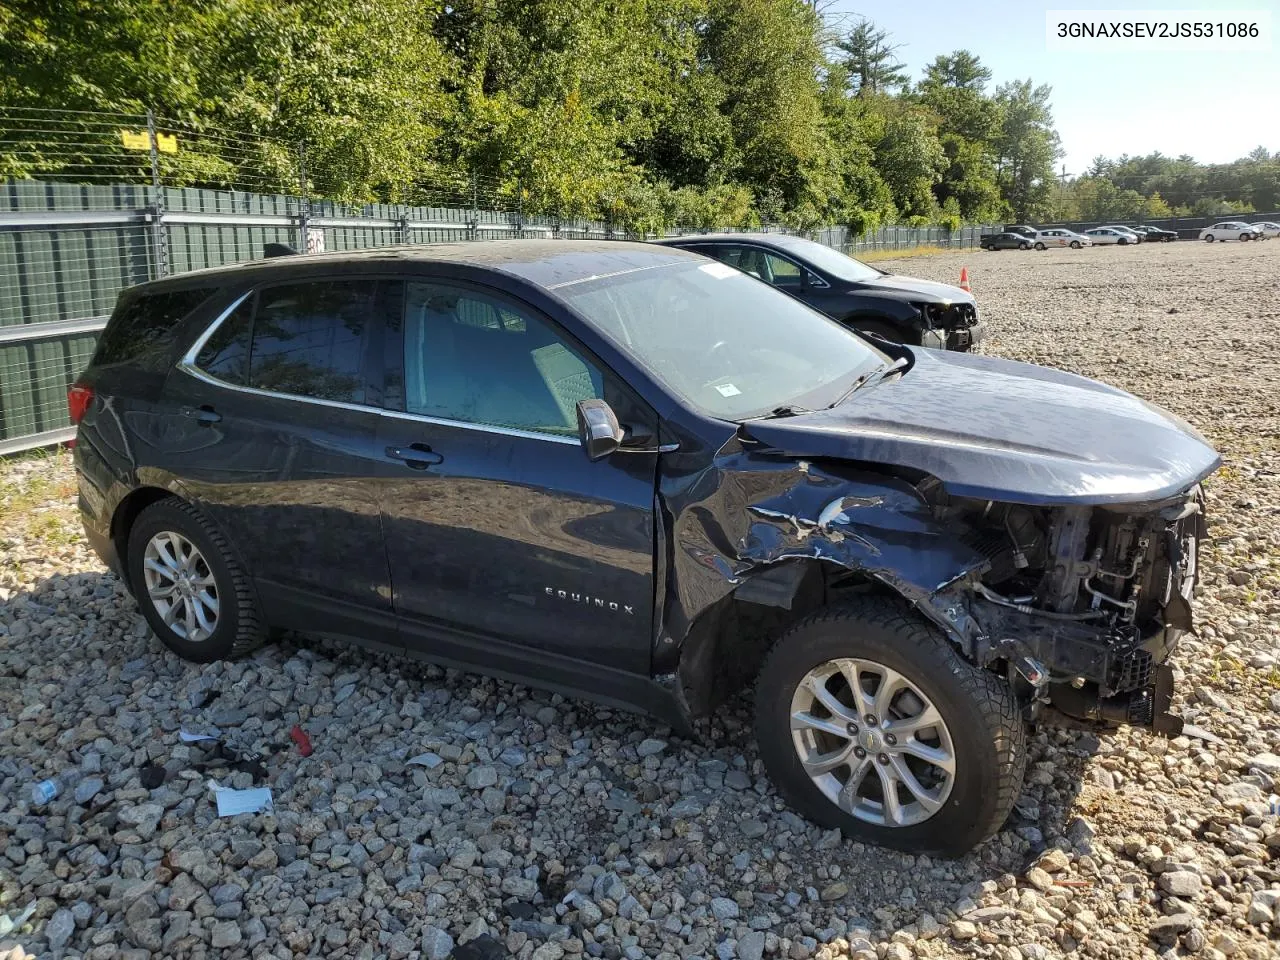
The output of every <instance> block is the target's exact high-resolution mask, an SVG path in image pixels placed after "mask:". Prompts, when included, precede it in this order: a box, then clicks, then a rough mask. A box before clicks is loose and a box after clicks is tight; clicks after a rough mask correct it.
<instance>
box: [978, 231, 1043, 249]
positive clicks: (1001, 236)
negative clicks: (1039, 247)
mask: <svg viewBox="0 0 1280 960" xmlns="http://www.w3.org/2000/svg"><path fill="white" fill-rule="evenodd" d="M978 246H979V247H981V248H982V249H983V250H1030V249H1031V238H1030V237H1028V236H1026V235H1025V234H1021V233H988V234H987V235H986V236H984V237H979V238H978Z"/></svg>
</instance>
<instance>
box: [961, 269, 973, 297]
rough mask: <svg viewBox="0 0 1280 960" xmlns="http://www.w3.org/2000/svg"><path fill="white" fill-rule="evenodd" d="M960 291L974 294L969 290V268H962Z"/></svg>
mask: <svg viewBox="0 0 1280 960" xmlns="http://www.w3.org/2000/svg"><path fill="white" fill-rule="evenodd" d="M960 289H961V290H963V291H964V292H965V293H972V292H973V291H972V290H970V289H969V268H968V267H961V268H960Z"/></svg>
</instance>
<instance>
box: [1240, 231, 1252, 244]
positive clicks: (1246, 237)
mask: <svg viewBox="0 0 1280 960" xmlns="http://www.w3.org/2000/svg"><path fill="white" fill-rule="evenodd" d="M1252 239H1253V234H1252V233H1242V234H1240V242H1241V243H1244V242H1245V241H1246V240H1252Z"/></svg>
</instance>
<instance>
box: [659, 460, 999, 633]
mask: <svg viewBox="0 0 1280 960" xmlns="http://www.w3.org/2000/svg"><path fill="white" fill-rule="evenodd" d="M662 496H663V500H664V503H665V506H666V507H667V515H668V516H669V517H670V523H671V530H672V536H671V553H672V558H671V577H670V580H669V584H668V598H667V615H666V623H667V630H668V634H669V635H670V636H671V637H672V638H674V639H676V640H680V639H682V638H683V637H684V635H685V634H686V633H687V632H688V629H689V627H690V625H691V624H692V623H693V621H694V620H696V619H697V617H698V615H699V614H700V613H701V612H702V611H704V610H705V609H707V607H709V606H710V605H711V604H713V603H715V602H716V601H718V600H720V599H722V598H724V597H725V596H726V595H727V594H729V593H730V592H731V591H733V590H734V589H735V588H736V587H737V586H738V585H739V584H741V583H744V582H745V581H746V580H748V579H750V577H751V576H752V575H754V574H755V573H758V572H760V571H761V570H763V569H765V568H767V567H768V566H770V565H772V564H776V563H780V562H783V561H786V560H791V559H813V560H820V561H824V562H828V563H831V564H834V565H836V566H840V567H844V568H846V569H848V570H850V571H855V572H858V573H862V574H864V575H866V576H868V577H871V578H874V579H877V580H880V581H881V582H883V583H885V584H886V585H888V586H890V587H892V588H893V589H894V590H896V591H897V592H898V593H900V594H902V595H903V596H905V597H906V598H908V599H909V600H911V601H912V602H917V601H919V600H923V599H925V598H926V597H928V596H931V595H932V594H934V593H936V592H937V591H938V590H940V589H941V588H943V587H945V586H946V585H947V584H949V583H951V582H953V581H954V580H956V579H957V578H958V577H961V576H963V575H965V574H966V573H968V572H969V571H970V570H974V569H976V568H978V567H980V566H982V564H983V563H984V562H985V561H984V559H983V557H982V556H981V555H980V554H978V553H977V552H975V551H973V550H971V549H970V548H968V547H967V546H965V545H964V544H963V543H960V542H959V541H957V540H956V539H955V538H954V536H948V535H947V534H946V533H945V532H944V531H943V530H942V529H941V527H940V526H939V525H938V524H937V523H936V521H935V520H934V519H933V517H932V515H931V513H930V511H929V508H928V506H927V505H926V504H925V503H924V502H923V500H922V499H921V498H920V496H919V494H918V493H917V492H916V491H915V490H914V488H912V487H911V485H910V484H908V483H906V482H905V481H901V480H898V479H895V478H892V477H887V476H883V475H880V474H875V473H870V472H858V471H855V470H844V469H839V468H826V467H823V466H822V465H820V464H817V463H814V462H810V461H806V460H797V459H792V458H789V457H780V456H777V455H773V454H768V453H761V452H755V451H751V450H748V449H745V448H744V447H743V446H742V445H741V444H740V443H739V442H738V441H737V440H736V439H735V440H732V441H730V443H729V444H726V446H725V447H724V448H722V449H721V451H720V452H719V453H718V455H717V456H716V457H715V458H714V459H713V460H712V462H711V464H710V466H709V467H707V469H705V470H704V471H701V472H700V473H697V474H695V475H692V476H686V477H664V480H663V489H662Z"/></svg>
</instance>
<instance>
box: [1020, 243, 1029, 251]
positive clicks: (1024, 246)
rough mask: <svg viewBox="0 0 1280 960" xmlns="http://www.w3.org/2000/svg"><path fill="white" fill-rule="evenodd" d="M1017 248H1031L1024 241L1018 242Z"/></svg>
mask: <svg viewBox="0 0 1280 960" xmlns="http://www.w3.org/2000/svg"><path fill="white" fill-rule="evenodd" d="M1018 249H1019V250H1030V249H1031V248H1030V246H1028V245H1027V244H1025V243H1020V244H1018Z"/></svg>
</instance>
